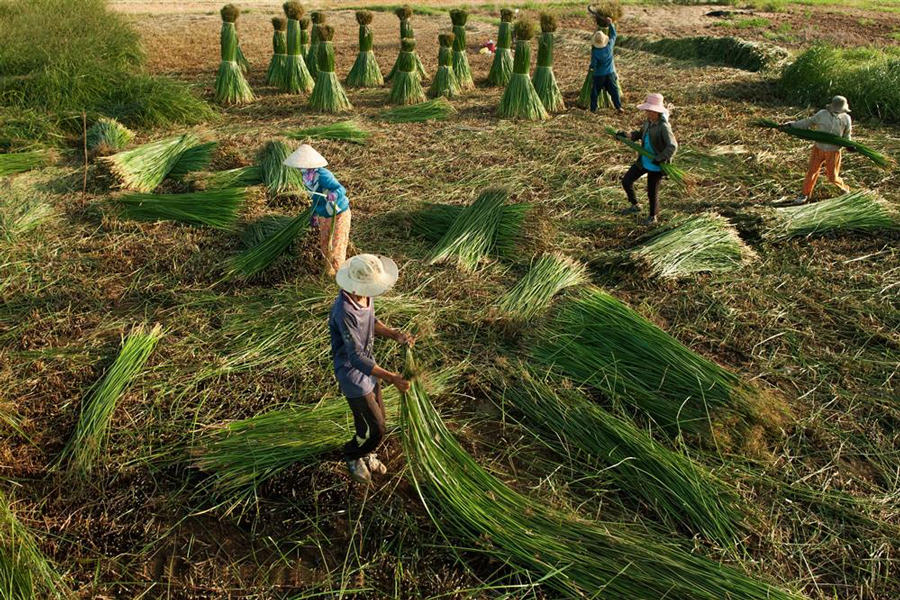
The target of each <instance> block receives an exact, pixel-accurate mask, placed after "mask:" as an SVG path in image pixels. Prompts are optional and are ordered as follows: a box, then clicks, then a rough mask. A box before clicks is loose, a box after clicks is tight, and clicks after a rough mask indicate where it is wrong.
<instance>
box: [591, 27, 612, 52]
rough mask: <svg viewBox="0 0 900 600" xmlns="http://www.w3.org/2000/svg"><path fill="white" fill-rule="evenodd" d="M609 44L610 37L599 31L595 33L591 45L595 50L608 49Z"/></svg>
mask: <svg viewBox="0 0 900 600" xmlns="http://www.w3.org/2000/svg"><path fill="white" fill-rule="evenodd" d="M608 44H609V36H608V35H606V34H605V33H603V32H602V31H600V30H599V29H598V30H597V31H595V32H594V37H592V38H591V45H592V46H593V47H594V48H606V46H607V45H608Z"/></svg>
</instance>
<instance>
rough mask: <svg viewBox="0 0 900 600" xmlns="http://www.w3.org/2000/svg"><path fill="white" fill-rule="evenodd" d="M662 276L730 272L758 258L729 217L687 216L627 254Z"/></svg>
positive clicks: (708, 214)
mask: <svg viewBox="0 0 900 600" xmlns="http://www.w3.org/2000/svg"><path fill="white" fill-rule="evenodd" d="M627 255H628V257H629V259H630V260H631V261H633V262H634V263H637V264H639V265H642V266H644V267H645V268H647V269H648V270H649V271H650V272H651V273H653V274H654V275H656V276H657V277H660V278H663V279H679V278H682V277H688V276H690V275H693V274H695V273H728V272H730V271H735V270H737V269H739V268H740V267H741V266H743V265H745V264H746V263H748V262H749V261H751V260H753V259H754V258H756V253H755V252H753V250H752V249H751V248H750V247H749V246H747V244H745V243H744V241H743V240H742V239H741V237H740V235H738V232H737V230H736V229H735V228H734V227H732V225H731V223H729V222H728V219H726V218H724V217H721V216H719V215H717V214H715V213H707V214H703V215H698V216H695V217H685V218H682V219H679V220H676V221H675V222H673V223H672V224H671V229H668V230H667V231H664V232H662V233H659V234H657V235H654V236H653V237H652V238H650V239H649V240H647V241H646V242H644V243H642V244H640V245H639V246H637V247H635V248H633V249H632V250H630V251H629V252H628V253H627Z"/></svg>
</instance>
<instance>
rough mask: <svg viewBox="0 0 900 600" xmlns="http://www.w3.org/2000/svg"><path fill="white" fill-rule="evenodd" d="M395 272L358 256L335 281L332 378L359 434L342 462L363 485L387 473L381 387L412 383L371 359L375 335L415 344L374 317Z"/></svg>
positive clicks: (382, 261) (386, 261)
mask: <svg viewBox="0 0 900 600" xmlns="http://www.w3.org/2000/svg"><path fill="white" fill-rule="evenodd" d="M397 272H398V269H397V264H396V263H395V262H394V261H393V260H391V259H390V258H387V257H384V256H375V255H374V254H358V255H356V256H354V257H353V258H351V259H350V260H348V261H346V262H345V263H344V264H342V265H341V268H340V269H339V270H338V272H337V275H336V277H335V280H336V281H337V284H338V286H339V287H340V288H341V292H340V293H339V294H338V297H337V298H335V300H334V304H332V305H331V314H330V316H329V318H328V330H329V332H330V334H331V354H332V359H333V361H334V375H335V377H336V378H337V380H338V385H339V386H340V388H341V393H343V394H344V396H346V398H347V402H348V403H349V404H350V410H351V411H352V412H353V424H354V426H355V429H356V435H355V436H354V437H353V439H352V440H350V441H349V442H347V444H346V445H345V446H344V460H345V462H346V463H347V470H348V471H350V477H352V478H353V480H354V481H357V482H359V483H364V484H369V483H371V482H372V473H378V474H380V475H384V474H385V473H387V467H385V466H384V465H383V464H382V463H381V461H379V460H378V457H377V456H376V455H375V450H376V449H377V448H378V445H379V444H381V440H382V439H383V438H384V433H385V417H386V415H385V411H384V402H383V401H382V399H381V382H382V381H386V382H388V383H391V384H393V385H394V386H395V387H396V388H397V389H398V390H400V391H401V392H406V391H407V390H409V382H408V381H407V380H405V379H404V378H403V377H402V376H401V375H399V374H397V373H393V372H391V371H387V370H385V369H383V368H381V367H379V366H378V364H377V363H376V362H375V356H374V354H373V344H374V341H375V336H376V335H377V336H379V337H385V338H390V339H392V340H394V341H396V342H398V343H400V344H407V345H410V346H412V345H413V344H415V338H414V337H413V336H411V335H409V334H408V333H404V332H402V331H400V330H397V329H391V328H390V327H388V326H386V325H385V324H384V323H382V322H381V321H379V320H378V319H377V318H376V317H375V306H374V303H373V300H374V298H375V297H377V296H380V295H382V294H384V293H385V292H386V291H388V290H389V289H391V288H392V287H393V286H394V284H395V283H396V282H397Z"/></svg>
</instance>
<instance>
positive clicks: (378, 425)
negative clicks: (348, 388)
mask: <svg viewBox="0 0 900 600" xmlns="http://www.w3.org/2000/svg"><path fill="white" fill-rule="evenodd" d="M347 402H348V403H349V404H350V410H351V411H352V412H353V424H354V426H355V428H356V435H355V436H353V439H352V440H350V441H349V442H347V444H346V445H345V446H344V460H356V459H358V458H362V457H363V456H365V455H366V454H368V453H369V452H373V451H374V450H375V449H376V448H377V447H378V445H379V444H380V443H381V440H383V439H384V432H385V424H384V422H385V413H384V402H382V400H381V382H380V381H379V382H376V383H375V390H374V391H373V392H371V393H369V394H366V395H365V396H361V397H359V398H347Z"/></svg>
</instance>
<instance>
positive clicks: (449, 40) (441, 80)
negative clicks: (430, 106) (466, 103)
mask: <svg viewBox="0 0 900 600" xmlns="http://www.w3.org/2000/svg"><path fill="white" fill-rule="evenodd" d="M453 37H454V36H453V34H452V33H442V34H440V35H438V44H439V45H440V48H439V50H438V69H437V72H436V73H435V74H434V79H433V80H432V82H431V87H429V88H428V96H429V97H431V98H440V97H442V96H443V97H444V98H455V97H456V96H458V95H459V91H460V90H459V83H458V82H457V81H456V73H454V72H453Z"/></svg>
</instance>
